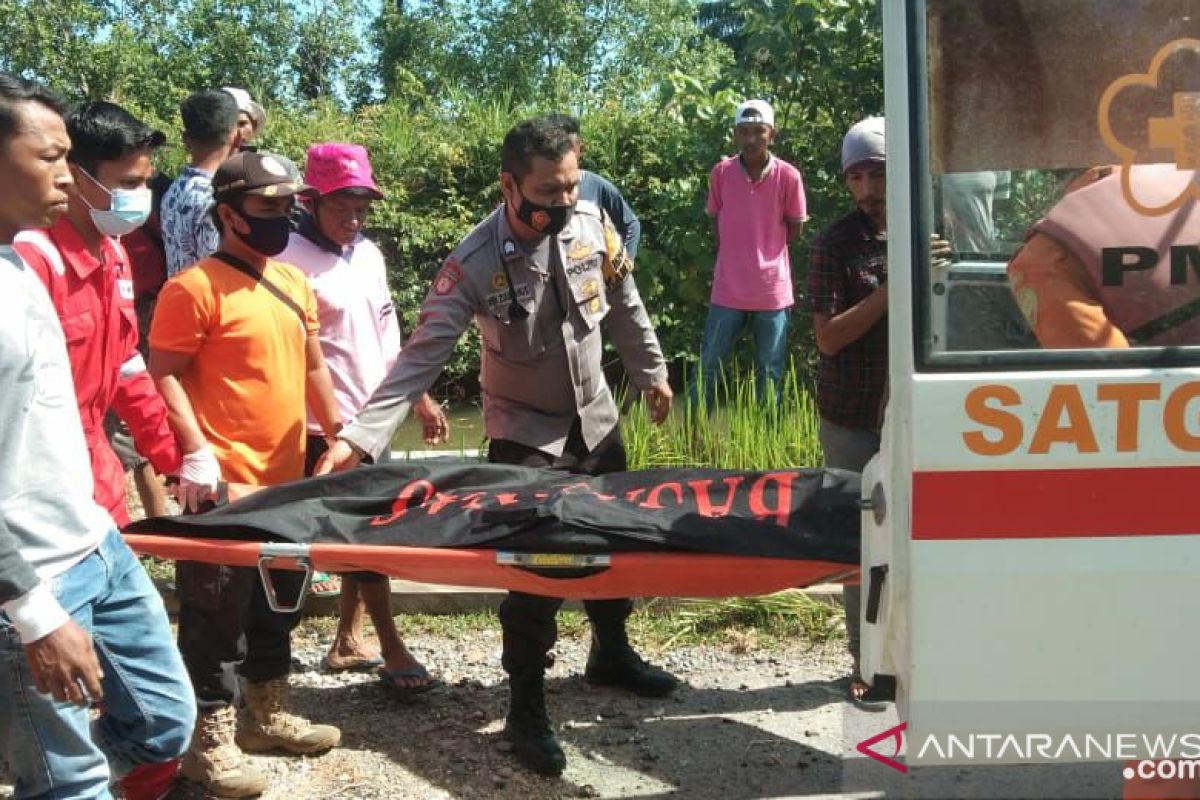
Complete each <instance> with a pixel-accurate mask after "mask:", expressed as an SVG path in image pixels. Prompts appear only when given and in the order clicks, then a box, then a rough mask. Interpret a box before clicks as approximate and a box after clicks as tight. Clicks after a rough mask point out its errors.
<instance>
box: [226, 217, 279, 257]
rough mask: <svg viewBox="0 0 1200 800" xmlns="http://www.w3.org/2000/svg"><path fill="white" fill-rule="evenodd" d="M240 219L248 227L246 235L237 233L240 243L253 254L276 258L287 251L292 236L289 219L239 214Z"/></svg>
mask: <svg viewBox="0 0 1200 800" xmlns="http://www.w3.org/2000/svg"><path fill="white" fill-rule="evenodd" d="M241 217H242V219H244V220H245V221H246V224H247V225H249V226H250V231H249V232H248V233H239V234H238V235H239V236H241V237H242V241H243V242H245V243H246V245H247V246H249V247H250V249H252V250H254V251H255V252H258V253H262V254H263V255H264V256H277V255H279V254H280V253H282V252H283V251H284V250H286V249H287V246H288V238H289V237H290V236H291V235H292V220H291V218H290V217H252V216H250V215H249V214H247V213H245V212H241Z"/></svg>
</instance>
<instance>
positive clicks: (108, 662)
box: [0, 529, 196, 798]
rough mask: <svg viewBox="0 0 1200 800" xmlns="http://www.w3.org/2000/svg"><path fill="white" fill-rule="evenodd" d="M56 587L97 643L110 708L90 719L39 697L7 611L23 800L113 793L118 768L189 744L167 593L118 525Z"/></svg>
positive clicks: (1, 630)
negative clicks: (113, 777)
mask: <svg viewBox="0 0 1200 800" xmlns="http://www.w3.org/2000/svg"><path fill="white" fill-rule="evenodd" d="M51 587H52V589H53V591H54V595H55V597H57V598H58V602H59V603H60V604H62V606H63V608H64V609H66V611H67V613H69V614H70V615H71V618H72V619H73V620H74V621H75V622H77V623H78V624H79V625H80V626H82V627H83V628H84V629H85V630H87V631H88V632H89V633H91V635H92V638H93V640H94V641H95V646H96V655H97V656H98V657H99V660H100V667H101V669H103V670H104V681H103V685H104V701H103V710H102V712H101V714H100V716H99V717H98V718H97V719H96V720H95V721H94V722H93V721H92V719H91V713H90V712H89V710H88V709H87V708H81V707H79V706H76V705H72V704H70V703H60V702H57V701H56V700H55V699H54V698H53V697H50V696H48V695H43V694H39V693H38V691H37V687H36V685H35V683H34V680H33V674H32V673H31V672H30V670H29V665H28V662H27V661H26V659H25V652H24V649H23V648H22V646H21V640H20V638H19V637H18V636H17V633H16V630H15V629H14V628H13V626H12V625H11V624H10V623H9V622H8V620H7V618H6V617H4V615H3V614H0V753H2V754H3V755H4V757H5V759H6V760H7V761H8V770H9V777H10V778H11V779H12V782H13V788H14V791H15V795H14V796H15V797H17V798H28V797H39V798H93V797H94V798H109V797H111V795H110V794H109V789H108V786H109V781H110V780H111V775H112V774H116V775H122V774H124V773H126V772H128V771H129V770H131V769H132V768H133V767H135V766H138V765H139V764H150V763H158V762H163V761H170V760H171V759H174V758H178V757H179V756H181V755H183V753H184V751H185V750H187V746H188V741H189V740H190V738H191V735H192V728H193V726H194V725H195V722H196V702H195V700H194V698H193V695H192V687H191V684H190V683H189V682H188V679H187V673H186V672H185V671H184V669H183V661H182V659H180V657H179V653H178V651H177V650H176V649H175V644H174V642H172V640H171V628H170V625H169V624H168V622H167V612H166V610H165V609H164V608H163V604H162V598H160V597H159V595H158V592H157V591H156V590H155V588H154V584H153V583H151V581H150V578H149V577H147V575H146V572H145V570H143V569H142V565H141V564H139V563H138V560H137V558H135V557H134V555H133V553H132V552H131V551H130V549H129V547H128V546H127V545H126V544H125V542H124V541H123V540H122V539H121V535H120V534H119V533H118V532H117V531H116V530H115V529H114V530H113V531H111V532H110V533H109V534H108V535H107V536H106V537H105V538H104V540H103V541H102V542H101V543H100V546H99V547H98V548H97V549H96V550H95V551H93V552H92V553H91V554H90V555H88V557H87V558H85V559H84V560H83V561H81V562H79V563H78V564H76V565H75V566H74V567H71V569H69V570H67V571H66V572H64V573H63V574H61V575H59V576H58V577H56V578H54V579H53V581H51ZM110 762H111V771H110Z"/></svg>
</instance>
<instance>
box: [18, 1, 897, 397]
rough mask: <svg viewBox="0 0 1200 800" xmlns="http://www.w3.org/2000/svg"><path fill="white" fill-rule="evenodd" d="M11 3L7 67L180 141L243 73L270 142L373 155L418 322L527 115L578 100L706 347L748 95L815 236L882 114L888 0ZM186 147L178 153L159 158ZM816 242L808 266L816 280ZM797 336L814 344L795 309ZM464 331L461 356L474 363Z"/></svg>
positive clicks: (659, 270)
mask: <svg viewBox="0 0 1200 800" xmlns="http://www.w3.org/2000/svg"><path fill="white" fill-rule="evenodd" d="M54 10H55V13H54V14H46V13H45V6H44V4H43V3H40V2H34V1H33V0H0V36H3V40H4V41H5V43H6V45H5V48H4V49H3V51H0V69H4V70H7V71H11V72H17V73H20V74H23V75H26V76H29V77H35V78H39V79H41V80H43V81H45V82H47V83H49V84H50V85H51V86H53V87H54V88H56V89H57V90H59V91H60V92H62V93H63V94H65V95H66V96H68V97H69V98H71V99H74V100H83V99H101V98H103V99H112V100H115V101H117V102H121V103H123V104H125V105H127V106H128V107H130V108H131V110H134V111H135V113H138V114H141V115H142V116H144V117H145V118H147V119H148V120H150V121H152V122H154V123H155V124H157V125H159V126H160V127H162V128H163V129H164V130H167V131H169V133H170V136H169V138H170V140H171V141H172V142H178V140H179V137H178V135H177V134H178V128H179V121H178V104H179V101H180V100H181V99H182V98H183V97H184V96H186V95H187V94H188V93H190V92H192V91H194V90H196V89H200V88H212V87H219V86H225V85H233V86H242V87H245V88H247V89H248V90H250V92H251V93H252V94H253V95H254V96H255V97H256V98H257V99H259V100H260V101H261V102H263V103H264V105H266V106H267V109H268V113H269V123H268V126H267V130H266V133H265V135H264V136H263V137H262V138H261V140H260V142H259V143H260V144H261V145H262V146H263V147H265V148H266V149H272V150H276V151H279V152H282V153H284V154H285V155H288V156H289V157H291V158H292V159H294V160H296V161H297V162H298V163H302V162H303V155H304V151H305V149H306V148H307V146H308V145H309V144H311V143H314V142H317V141H330V140H340V141H355V142H359V143H361V144H364V145H366V146H367V147H368V149H369V150H370V152H371V157H372V162H373V164H374V166H375V169H376V173H377V176H378V179H379V181H380V183H381V185H382V186H383V187H384V189H385V190H386V192H387V198H386V200H385V201H383V202H382V203H380V204H378V207H377V210H376V213H375V214H374V217H373V219H372V222H371V231H370V233H371V235H372V236H373V237H375V238H376V239H377V240H378V241H379V243H380V244H381V245H382V246H383V248H384V251H385V253H386V254H387V255H388V258H389V263H390V269H391V270H392V283H393V288H394V291H395V294H396V299H397V305H398V307H399V308H400V309H401V311H402V315H403V316H404V318H405V319H406V321H407V322H408V324H409V325H410V326H411V324H412V323H413V322H414V321H415V313H416V308H417V305H418V304H419V302H420V300H421V298H422V297H423V296H424V293H425V291H426V289H427V287H428V286H429V284H430V282H431V280H432V278H433V276H434V274H435V273H436V270H437V269H438V266H439V265H440V263H441V261H442V259H444V258H445V256H446V254H447V253H448V252H449V251H450V249H451V248H452V247H453V246H454V244H455V243H456V242H457V241H458V240H459V239H460V238H461V237H462V236H463V235H464V234H465V233H466V232H467V231H468V230H469V229H470V227H471V226H472V225H473V224H474V223H475V222H476V221H478V220H479V219H480V218H482V216H483V215H485V214H486V213H487V212H488V211H490V210H491V209H492V208H493V207H494V206H495V204H496V203H497V202H499V193H498V191H497V188H496V184H497V178H498V175H497V173H498V169H499V145H500V141H501V139H502V137H503V135H504V132H505V131H506V130H507V129H508V128H509V127H510V126H511V125H512V124H513V123H514V122H516V121H517V120H519V119H521V118H522V117H525V116H528V115H531V114H535V113H542V112H546V111H552V110H553V111H570V112H573V113H576V114H578V115H580V116H581V118H582V124H583V134H584V138H585V140H586V143H587V149H586V151H585V154H584V164H585V166H586V167H588V168H590V169H594V170H596V171H597V172H600V173H602V174H604V175H605V176H607V177H608V178H609V179H611V180H612V181H613V182H614V183H615V184H616V185H617V186H619V187H620V188H621V189H622V190H623V192H624V193H625V195H626V198H627V199H628V200H629V202H630V203H631V205H632V206H633V207H634V209H635V210H636V211H637V212H638V214H639V216H640V217H641V218H642V221H643V239H642V246H641V249H640V254H639V259H638V270H637V274H638V283H639V287H640V289H641V292H642V294H643V296H644V297H645V298H646V300H647V305H648V308H649V309H650V310H651V314H652V316H653V318H654V321H655V323H656V325H657V327H658V330H659V334H660V338H661V339H662V342H663V346H664V349H665V351H666V353H667V355H668V357H669V358H671V359H675V360H679V359H694V358H695V357H696V354H697V351H698V349H699V341H700V335H701V331H702V326H703V321H704V316H705V303H706V302H707V300H708V292H709V287H710V285H711V280H712V265H713V261H714V255H715V254H714V251H713V236H712V231H711V225H710V223H709V221H708V220H707V218H706V215H705V213H704V200H705V195H706V192H707V188H708V173H709V170H710V169H711V168H712V166H713V164H714V163H716V161H717V160H718V159H720V158H722V157H724V156H728V155H730V154H732V153H733V152H734V150H733V142H732V124H731V123H732V116H733V111H734V109H735V107H736V105H737V103H738V102H740V101H741V100H743V99H746V98H747V97H756V96H757V97H763V98H765V99H767V100H768V101H770V102H771V103H772V104H773V105H774V106H775V108H776V127H777V129H778V139H777V142H776V148H775V150H776V152H777V154H779V155H780V156H781V157H783V158H785V159H787V160H789V161H791V162H792V163H794V164H796V165H797V166H798V167H799V168H800V169H801V171H802V173H803V175H804V180H805V185H806V189H807V195H808V199H809V211H810V214H811V216H812V219H811V220H810V222H809V227H808V230H809V231H810V233H808V234H806V237H805V238H806V239H808V238H810V237H811V236H812V235H813V234H814V233H815V232H816V231H817V230H819V228H820V227H823V226H824V225H825V224H827V223H828V222H830V221H832V220H833V219H834V218H835V217H836V216H837V215H839V214H840V213H842V212H843V211H844V209H845V208H846V207H847V206H848V196H847V194H846V192H845V190H844V188H843V187H842V185H841V182H840V177H839V170H838V153H839V143H840V139H841V136H842V135H843V133H844V132H845V130H846V129H847V128H848V127H849V126H850V124H852V123H853V122H855V121H857V120H858V119H860V118H861V117H863V116H865V115H867V114H871V113H881V112H882V97H883V87H882V67H881V62H882V52H881V51H882V47H881V42H880V29H879V18H878V0H726V1H725V2H716V1H713V2H699V1H698V0H418V1H417V2H404V1H403V0H384V5H383V7H382V9H381V10H380V11H379V12H378V16H377V17H375V18H364V17H363V15H362V5H361V4H355V3H352V2H350V0H302V2H300V3H296V2H293V1H292V0H138V2H132V0H55V3H54ZM183 159H184V153H183V152H182V150H181V148H180V147H179V146H178V145H173V146H172V147H171V148H169V149H168V150H166V151H165V152H164V153H163V155H162V157H161V158H160V168H161V169H163V170H164V171H167V172H173V171H174V170H176V169H178V167H179V166H180V165H181V164H182V162H183ZM805 263H806V257H805V248H804V245H803V243H801V244H800V245H799V246H797V247H796V248H795V249H794V252H793V265H794V269H793V274H794V277H795V278H796V281H797V284H798V286H799V287H801V288H803V283H804V273H805ZM794 319H795V321H796V322H797V323H798V324H796V325H794V326H793V330H794V336H795V339H796V352H797V353H799V354H801V355H802V356H803V355H804V354H809V353H812V352H813V349H812V347H811V345H810V343H809V342H808V338H807V337H808V336H809V332H808V327H807V314H805V313H803V305H802V303H801V305H799V306H798V312H797V314H796V316H795V318H794ZM477 358H478V352H477V344H476V343H474V342H473V340H470V341H468V342H467V343H466V344H465V345H464V346H463V348H461V350H460V352H459V354H458V356H457V357H456V359H455V361H454V362H453V364H452V365H451V367H450V372H451V373H452V374H454V375H458V376H468V375H471V374H473V372H474V371H476V370H477V365H478V361H477Z"/></svg>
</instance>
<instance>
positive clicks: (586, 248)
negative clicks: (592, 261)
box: [567, 241, 592, 261]
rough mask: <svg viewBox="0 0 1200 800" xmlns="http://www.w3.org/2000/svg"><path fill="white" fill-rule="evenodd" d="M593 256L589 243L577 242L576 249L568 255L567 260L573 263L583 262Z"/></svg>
mask: <svg viewBox="0 0 1200 800" xmlns="http://www.w3.org/2000/svg"><path fill="white" fill-rule="evenodd" d="M591 254H592V246H591V245H589V244H588V243H587V242H583V241H579V242H576V243H575V245H574V247H572V248H571V249H570V251H569V252H568V253H567V258H569V259H570V260H571V261H582V260H583V259H585V258H587V257H588V256H590V255H591Z"/></svg>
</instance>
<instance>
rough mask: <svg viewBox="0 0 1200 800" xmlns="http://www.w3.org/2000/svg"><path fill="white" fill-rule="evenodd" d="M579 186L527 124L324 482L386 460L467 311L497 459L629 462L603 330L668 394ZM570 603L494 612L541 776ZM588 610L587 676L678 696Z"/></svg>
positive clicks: (557, 769)
mask: <svg viewBox="0 0 1200 800" xmlns="http://www.w3.org/2000/svg"><path fill="white" fill-rule="evenodd" d="M579 182H580V171H579V165H578V161H577V158H576V153H575V149H574V147H573V140H572V138H571V136H570V135H569V134H568V133H566V132H565V131H564V130H563V129H562V126H561V125H558V124H556V122H555V121H554V120H551V119H546V118H538V119H533V120H528V121H525V122H522V123H520V124H518V125H516V126H515V127H514V128H512V130H510V131H509V132H508V134H507V135H506V136H505V137H504V147H503V154H502V164H501V174H500V191H501V193H502V194H503V195H504V204H503V205H502V206H501V207H500V208H498V209H497V210H496V211H494V212H492V214H491V215H490V216H488V218H487V219H485V220H484V221H483V222H482V223H480V224H479V225H478V226H477V227H476V228H475V229H474V230H473V231H471V233H469V234H468V235H467V237H466V238H465V239H463V241H462V242H461V243H460V244H459V246H458V247H457V248H456V249H455V250H454V252H453V253H451V254H450V257H449V258H448V259H447V260H446V262H445V264H444V265H443V266H442V269H441V271H440V272H439V273H438V276H437V278H436V279H435V281H434V284H433V288H432V289H431V290H430V292H429V295H428V296H427V297H426V298H425V302H424V304H423V306H422V308H421V317H420V321H419V322H418V325H417V328H416V330H415V331H413V334H412V336H411V337H410V338H409V340H408V343H407V344H406V345H405V347H404V350H403V351H401V353H400V358H399V360H398V361H397V362H396V364H395V365H394V366H393V367H392V370H391V372H390V373H389V374H388V376H387V377H386V378H385V379H384V381H383V383H382V384H381V385H380V386H379V388H378V389H377V390H376V391H375V393H374V395H373V396H372V397H371V399H370V400H369V401H368V403H367V405H366V407H364V408H363V410H362V411H361V412H360V413H359V415H358V417H357V418H356V419H355V420H354V421H353V422H351V423H350V424H349V425H347V426H346V427H345V428H344V429H343V430H342V431H341V433H340V434H339V435H338V441H337V442H336V443H335V444H334V445H333V446H332V447H331V448H330V451H329V452H328V453H327V454H326V456H325V457H324V458H323V459H322V461H321V462H320V463H319V464H318V465H317V470H316V474H324V473H326V472H330V471H334V470H343V469H349V468H350V467H352V466H354V465H356V464H358V462H359V461H360V460H361V459H362V458H365V457H374V456H377V455H378V454H380V453H382V452H383V450H384V449H385V448H387V447H388V444H389V442H390V440H391V437H392V432H393V431H394V430H395V428H396V426H397V425H399V424H400V422H401V421H402V420H403V419H404V418H405V416H406V415H407V414H408V412H409V410H410V409H411V408H412V404H413V402H414V401H416V400H417V398H419V397H420V396H421V394H422V393H423V392H424V391H426V390H427V389H428V388H429V386H430V385H431V384H432V383H433V382H434V380H435V379H436V378H437V375H438V373H439V372H440V371H441V369H442V367H443V365H444V364H445V363H446V361H447V360H448V359H449V358H450V354H451V352H452V351H453V349H454V346H455V343H456V342H457V341H458V339H459V337H460V336H461V335H462V333H463V331H465V330H466V328H467V325H468V324H469V323H470V321H471V320H472V318H473V319H474V320H475V324H476V325H478V326H479V330H480V333H481V334H482V337H483V367H482V371H481V384H482V387H483V401H484V424H485V427H486V430H487V435H488V437H489V439H490V440H491V442H490V446H489V451H488V458H489V460H490V461H492V462H494V463H504V464H520V465H523V466H534V467H553V468H556V469H564V470H569V471H573V472H583V473H588V474H600V473H604V472H616V471H623V470H624V469H625V466H626V464H625V450H624V448H623V446H622V444H621V437H620V429H619V427H618V425H617V422H618V415H617V408H616V405H615V404H614V402H613V397H612V393H611V392H610V391H609V388H608V384H607V383H606V381H605V379H604V372H603V370H602V369H601V349H602V342H601V335H600V325H601V322H603V323H604V326H605V328H606V329H607V330H608V331H609V334H610V335H611V337H612V340H613V344H614V345H615V346H616V349H617V352H618V353H619V354H620V356H621V359H622V361H623V362H624V365H625V369H626V370H627V372H628V373H629V375H630V377H631V380H632V382H633V384H634V385H635V386H636V387H637V388H638V389H640V390H642V391H643V392H645V393H646V396H647V400H648V402H649V405H650V414H651V419H653V420H654V421H655V422H662V421H663V420H664V419H666V417H667V414H668V413H669V412H670V408H671V396H672V395H671V389H670V386H669V385H668V383H667V369H666V365H665V364H664V362H663V356H662V350H661V348H660V347H659V344H658V339H657V337H656V336H655V334H654V329H653V328H652V327H651V325H650V319H649V316H648V315H647V313H646V308H645V306H644V305H643V304H642V300H641V297H640V296H639V295H638V291H637V286H636V284H635V283H634V280H633V276H632V274H631V273H632V269H633V262H632V260H631V259H630V258H629V257H628V256H627V255H626V253H625V250H624V248H623V246H622V244H621V238H620V235H619V234H618V233H617V232H616V230H615V229H614V228H613V226H612V224H611V223H610V222H609V221H608V220H607V218H606V216H605V215H604V213H603V212H602V211H601V210H600V209H599V208H598V207H596V206H594V205H592V204H591V203H586V202H578V193H579ZM561 604H562V600H561V599H560V598H551V597H540V596H535V595H529V594H524V593H522V592H510V593H509V594H508V596H507V597H506V598H505V600H504V602H503V603H502V604H501V606H500V622H501V625H502V627H503V631H504V654H503V664H504V669H505V671H507V672H508V674H509V685H510V690H511V698H510V704H509V712H508V720H507V725H506V728H505V732H506V735H507V737H508V738H509V740H510V741H511V742H512V744H513V750H514V752H515V754H516V755H517V757H518V759H520V761H521V762H522V763H524V764H525V765H526V766H528V767H529V768H530V769H532V770H534V771H536V772H539V773H542V774H546V775H558V774H561V773H562V771H563V768H564V767H565V765H566V757H565V756H564V755H563V751H562V748H561V747H559V744H558V741H557V740H556V739H555V736H554V732H553V730H552V729H551V727H550V721H549V718H548V717H547V714H546V705H545V694H544V683H543V675H544V671H545V668H546V656H547V653H549V651H550V648H551V647H553V646H554V641H555V639H556V638H557V628H556V626H555V619H554V617H555V614H556V612H557V611H558V608H559V606H560V605H561ZM585 607H586V609H587V613H588V616H589V618H590V619H591V621H592V629H593V635H592V648H591V653H590V655H589V657H588V665H587V670H586V672H585V678H586V679H587V680H588V681H589V682H591V683H595V684H604V685H610V686H618V687H622V688H626V689H629V690H631V691H633V692H635V693H637V694H640V695H643V696H662V695H666V694H668V693H669V692H670V691H671V690H672V689H674V688H675V686H676V684H677V681H676V679H675V678H674V677H673V676H672V675H670V674H668V673H667V672H665V671H663V670H660V669H657V668H655V667H653V666H651V665H649V664H647V663H646V662H645V661H643V660H642V659H641V657H639V656H638V655H637V653H635V652H634V651H633V649H632V648H631V647H630V646H629V642H628V640H627V638H626V634H625V620H626V618H627V617H628V616H629V613H630V611H631V609H632V603H631V602H630V601H629V600H627V599H621V600H601V601H589V602H587V603H586V604H585Z"/></svg>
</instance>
